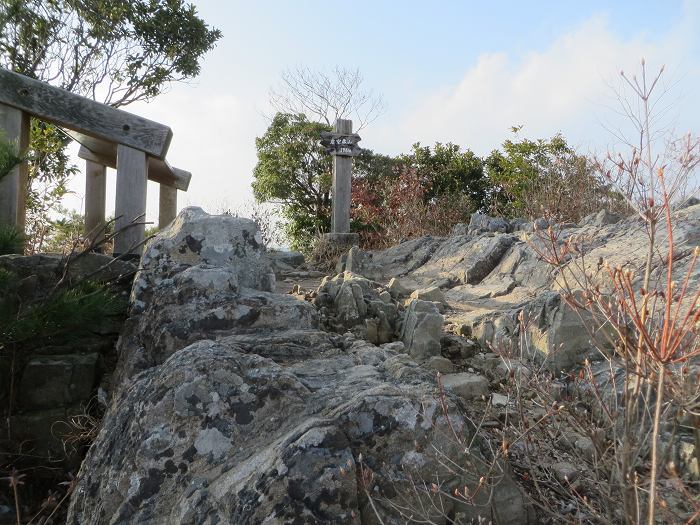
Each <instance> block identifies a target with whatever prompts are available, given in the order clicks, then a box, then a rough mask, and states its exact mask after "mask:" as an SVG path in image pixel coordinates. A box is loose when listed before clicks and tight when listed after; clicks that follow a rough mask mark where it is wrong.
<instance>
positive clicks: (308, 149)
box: [252, 113, 332, 250]
mask: <svg viewBox="0 0 700 525" xmlns="http://www.w3.org/2000/svg"><path fill="white" fill-rule="evenodd" d="M329 130H330V128H329V127H328V126H326V125H324V124H319V123H316V122H309V120H308V119H307V118H306V117H305V116H304V115H291V114H287V113H277V114H276V115H275V117H274V119H273V121H272V123H271V124H270V126H269V127H268V129H267V131H266V132H265V134H264V135H263V136H262V137H259V138H257V139H255V146H256V148H257V151H258V163H257V165H256V166H255V169H254V171H253V177H254V179H255V180H254V181H253V184H252V186H253V194H254V195H255V199H256V200H257V201H258V202H272V203H276V204H279V205H281V208H282V215H283V216H284V217H285V218H286V219H287V225H286V226H285V232H286V234H287V237H288V238H289V240H290V243H291V245H292V248H294V249H300V250H308V249H309V247H310V246H311V244H312V242H313V239H314V237H315V236H317V235H318V234H320V233H323V232H327V231H328V230H329V227H330V203H331V199H330V189H331V174H332V163H331V157H330V155H327V154H326V153H325V151H324V148H323V147H322V146H321V145H320V144H319V137H320V133H321V132H322V131H329Z"/></svg>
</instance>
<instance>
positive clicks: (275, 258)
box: [267, 250, 305, 268]
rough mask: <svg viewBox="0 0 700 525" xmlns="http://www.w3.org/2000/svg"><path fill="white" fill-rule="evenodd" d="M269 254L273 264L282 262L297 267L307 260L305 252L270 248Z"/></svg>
mask: <svg viewBox="0 0 700 525" xmlns="http://www.w3.org/2000/svg"><path fill="white" fill-rule="evenodd" d="M267 256H268V257H269V258H270V259H271V262H272V264H275V263H277V262H281V263H282V264H286V265H287V266H291V267H292V268H297V267H299V266H301V265H302V264H304V262H305V259H304V254H303V253H301V252H288V251H278V250H270V251H268V252H267Z"/></svg>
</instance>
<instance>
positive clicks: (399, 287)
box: [387, 277, 411, 297]
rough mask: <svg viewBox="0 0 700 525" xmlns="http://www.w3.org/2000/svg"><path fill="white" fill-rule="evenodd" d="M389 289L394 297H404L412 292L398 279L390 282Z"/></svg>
mask: <svg viewBox="0 0 700 525" xmlns="http://www.w3.org/2000/svg"><path fill="white" fill-rule="evenodd" d="M387 289H388V290H389V293H390V294H391V296H392V297H402V296H406V295H408V294H410V293H411V291H410V290H409V289H408V288H406V287H405V286H404V285H403V284H402V283H401V281H400V280H399V279H397V278H396V277H394V278H393V279H392V280H391V281H389V284H388V285H387Z"/></svg>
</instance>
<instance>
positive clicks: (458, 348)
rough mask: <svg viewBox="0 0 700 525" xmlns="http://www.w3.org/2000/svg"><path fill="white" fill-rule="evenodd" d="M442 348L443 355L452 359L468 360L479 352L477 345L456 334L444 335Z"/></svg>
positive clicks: (441, 342) (441, 341) (441, 340)
mask: <svg viewBox="0 0 700 525" xmlns="http://www.w3.org/2000/svg"><path fill="white" fill-rule="evenodd" d="M440 346H441V348H442V353H443V355H445V356H447V357H449V358H451V359H468V358H470V357H473V356H474V354H476V351H477V345H476V344H475V343H474V342H473V341H470V340H469V339H465V338H464V337H463V336H460V335H456V334H443V335H442V337H441V338H440Z"/></svg>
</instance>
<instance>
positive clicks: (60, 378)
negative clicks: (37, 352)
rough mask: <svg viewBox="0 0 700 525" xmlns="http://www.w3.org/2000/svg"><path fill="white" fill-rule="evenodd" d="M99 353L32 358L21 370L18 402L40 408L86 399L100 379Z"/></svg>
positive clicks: (69, 403)
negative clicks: (98, 368) (98, 367)
mask: <svg viewBox="0 0 700 525" xmlns="http://www.w3.org/2000/svg"><path fill="white" fill-rule="evenodd" d="M98 357H99V356H98V355H97V354H87V355H79V354H73V355H55V356H39V357H34V358H32V359H31V360H30V361H29V362H28V363H27V365H26V366H25V367H24V370H23V371H22V379H21V381H20V383H19V395H18V400H19V402H20V405H21V406H22V407H23V408H25V409H42V408H54V407H62V406H67V405H72V404H76V403H78V402H80V401H87V400H88V399H89V398H90V396H91V395H92V393H93V390H94V388H95V387H96V386H97V383H98V381H99V377H98V370H97V362H98Z"/></svg>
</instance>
